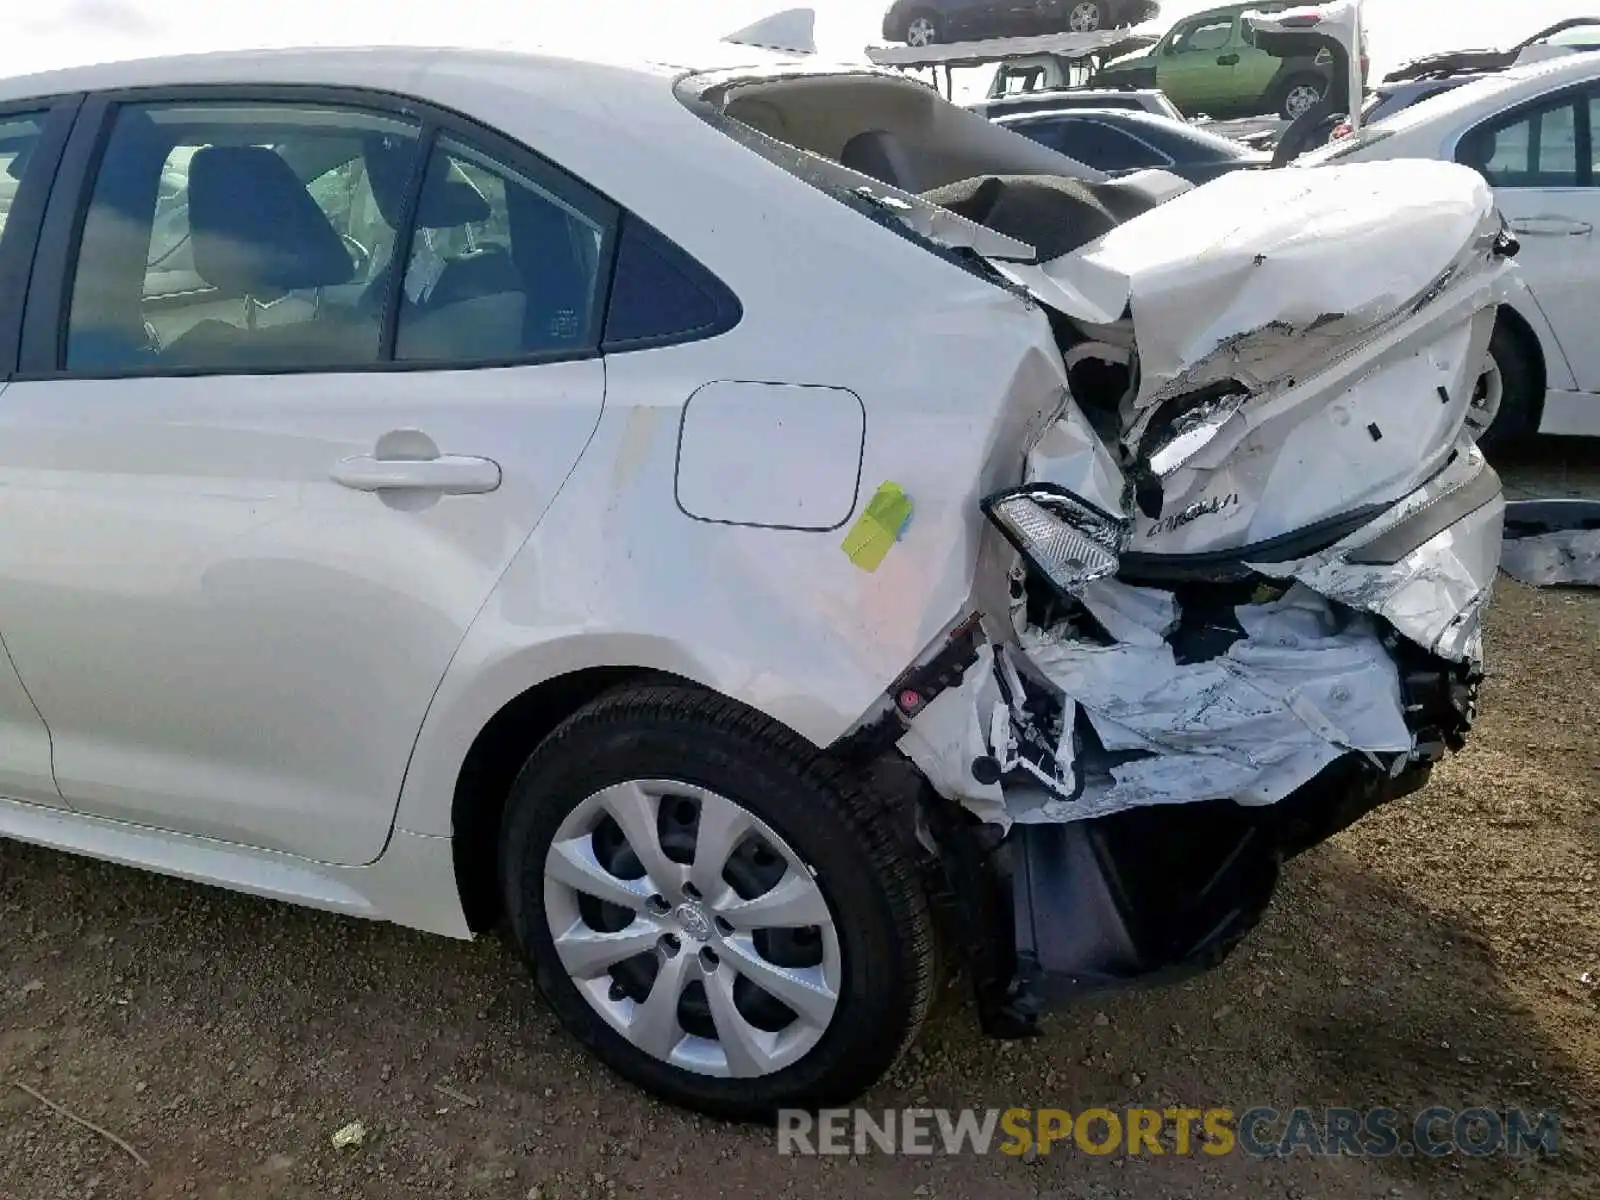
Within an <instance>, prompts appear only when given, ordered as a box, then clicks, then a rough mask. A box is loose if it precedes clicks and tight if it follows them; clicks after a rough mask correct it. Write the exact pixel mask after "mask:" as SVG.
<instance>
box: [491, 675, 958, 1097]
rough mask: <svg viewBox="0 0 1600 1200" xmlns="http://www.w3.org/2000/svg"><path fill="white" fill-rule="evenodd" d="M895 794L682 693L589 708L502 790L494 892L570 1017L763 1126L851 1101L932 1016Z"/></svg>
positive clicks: (605, 1051) (716, 701)
mask: <svg viewBox="0 0 1600 1200" xmlns="http://www.w3.org/2000/svg"><path fill="white" fill-rule="evenodd" d="M896 825H897V823H896V822H895V821H894V820H892V819H891V816H890V814H889V812H888V811H887V810H886V809H885V807H884V806H883V804H882V802H881V801H880V800H878V799H877V798H876V797H875V796H874V795H873V794H872V793H870V792H868V791H867V790H865V789H864V788H862V787H861V786H860V785H859V783H858V782H857V781H856V780H855V779H854V777H853V776H852V775H851V774H849V773H848V772H846V771H844V770H842V769H841V768H839V767H838V766H837V765H834V764H832V763H830V762H829V761H828V760H827V759H826V758H825V757H824V756H823V755H821V754H820V753H819V752H818V751H817V750H816V748H815V747H813V746H811V745H810V744H809V743H807V742H804V741H803V740H802V739H801V738H799V737H798V736H797V735H795V734H794V733H792V732H791V731H789V730H787V729H785V728H783V727H781V726H779V725H777V724H776V723H774V722H772V721H770V720H767V719H766V718H765V717H763V716H761V715H760V714H758V713H755V712H752V711H750V710H749V709H746V708H743V707H742V706H740V705H738V704H736V703H734V702H733V701H730V700H728V699H725V698H723V697H720V696H715V695H712V694H710V693H707V692H702V691H698V690H694V689H691V688H687V687H666V686H661V687H639V688H633V689H629V690H626V691H621V692H617V693H613V694H611V695H609V696H605V697H602V698H601V699H599V700H597V701H595V702H594V703H593V704H591V705H589V706H588V707H587V708H585V709H583V710H582V711H580V712H579V713H577V714H576V715H575V716H573V717H572V718H571V719H569V720H568V721H567V722H566V724H564V725H563V726H562V727H561V728H560V729H558V730H557V731H556V732H555V733H554V734H552V735H551V736H550V737H549V738H548V739H547V740H546V741H545V742H544V743H543V744H542V745H540V746H539V748H538V749H537V750H536V751H535V752H534V754H533V755H532V757H531V758H529V760H528V762H527V765H526V766H525V767H524V768H523V770H522V772H521V774H520V775H519V776H518V779H517V782H516V784H515V785H514V787H513V790H512V794H511V796H510V798H509V800H508V803H507V808H506V817H505V821H504V824H503V833H502V844H501V884H502V888H503V890H504V894H505V899H506V907H507V911H508V914H509V916H510V919H511V926H512V929H513V931H514V933H515V936H516V940H517V942H518V945H519V947H520V948H521V950H522V952H523V953H524V955H525V956H526V957H527V959H528V960H529V962H530V964H531V966H532V969H533V973H534V977H535V980H536V981H537V983H538V986H539V989H540V991H541V992H542V993H543V994H544V996H545V998H546V999H547V1000H548V1001H549V1003H550V1006H551V1007H552V1008H553V1009H554V1010H555V1012H556V1015H557V1016H558V1017H559V1018H560V1019H561V1021H562V1023H563V1024H564V1025H566V1027H567V1028H568V1029H569V1030H570V1031H571V1032H572V1033H573V1034H574V1035H576V1036H577V1038H578V1039H579V1040H580V1041H582V1042H583V1043H584V1044H585V1045H586V1046H588V1047H589V1049H591V1050H592V1051H593V1052H594V1053H595V1054H596V1055H597V1056H598V1057H599V1058H600V1059H601V1060H602V1061H604V1062H605V1063H606V1064H607V1065H609V1066H610V1067H611V1068H612V1069H614V1070H615V1071H617V1072H618V1073H619V1074H621V1075H623V1076H625V1077H626V1078H628V1079H630V1080H632V1081H633V1082H634V1083H636V1084H638V1085H640V1086H641V1087H644V1088H646V1089H647V1090H649V1091H651V1092H654V1093H655V1094H657V1095H658V1096H661V1097H662V1098H663V1099H666V1100H668V1101H670V1102H672V1103H675V1104H680V1105H684V1106H686V1107H689V1108H694V1109H698V1110H700V1111H702V1112H707V1113H711V1114H713V1115H717V1116H726V1117H743V1118H756V1119H763V1118H765V1119H770V1118H771V1116H772V1115H773V1114H774V1113H775V1111H776V1110H778V1109H780V1108H803V1107H815V1106H821V1105H829V1104H840V1103H845V1102H848V1101H849V1100H851V1099H854V1098H855V1097H856V1096H857V1095H859V1094H860V1093H861V1092H863V1091H865V1090H866V1089H867V1088H868V1087H870V1086H871V1085H872V1084H873V1083H875V1082H876V1081H877V1080H878V1079H879V1078H880V1077H881V1076H882V1075H883V1074H884V1073H885V1072H886V1071H888V1070H889V1068H890V1067H891V1066H893V1064H894V1062H895V1060H896V1059H897V1058H898V1057H899V1055H900V1053H901V1052H902V1051H903V1050H904V1049H905V1048H906V1047H907V1046H908V1045H909V1044H910V1042H911V1040H912V1038H913V1037H914V1036H915V1034H916V1032H917V1029H918V1027H919V1026H920V1024H921V1022H922V1019H923V1017H924V1015H925V1014H926V1011H927V1007H928V1003H929V999H930V997H931V994H932V989H933V980H934V946H933V928H932V923H931V917H930V915H929V910H928V905H927V899H926V897H925V895H924V893H923V891H922V888H921V884H920V882H919V881H918V878H917V875H916V868H915V863H914V861H913V858H912V856H911V854H910V853H909V851H908V844H909V840H910V839H909V838H907V837H904V836H903V835H902V834H899V833H897V832H896Z"/></svg>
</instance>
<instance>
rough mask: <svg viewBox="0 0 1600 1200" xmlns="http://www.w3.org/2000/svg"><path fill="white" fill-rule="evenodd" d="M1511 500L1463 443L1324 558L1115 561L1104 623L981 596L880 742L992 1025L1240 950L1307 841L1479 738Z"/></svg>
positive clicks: (1095, 589)
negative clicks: (914, 783) (1484, 632)
mask: <svg viewBox="0 0 1600 1200" xmlns="http://www.w3.org/2000/svg"><path fill="white" fill-rule="evenodd" d="M1504 507H1505V504H1504V499H1503V495H1502V492H1501V488H1500V483H1499V480H1498V478H1497V477H1496V476H1495V474H1494V472H1493V470H1492V469H1491V468H1490V467H1489V466H1488V465H1487V463H1486V462H1484V460H1483V457H1482V455H1481V454H1480V453H1479V452H1478V451H1477V450H1476V449H1463V450H1461V451H1460V452H1458V454H1457V455H1456V456H1455V458H1454V459H1453V461H1452V462H1451V463H1450V465H1449V466H1448V467H1447V468H1446V469H1445V470H1444V471H1442V472H1441V473H1440V474H1439V475H1438V476H1436V477H1435V478H1434V479H1433V480H1432V481H1430V482H1429V484H1427V485H1426V486H1424V487H1423V488H1421V489H1419V490H1418V491H1417V492H1416V493H1414V494H1413V495H1412V496H1409V497H1407V498H1406V499H1404V500H1403V501H1401V502H1400V503H1398V504H1396V505H1394V506H1392V507H1391V508H1390V509H1389V510H1388V511H1387V512H1386V513H1385V514H1384V515H1383V516H1381V517H1380V518H1378V519H1377V520H1375V521H1373V522H1371V523H1369V524H1367V525H1365V526H1363V527H1362V528H1360V529H1358V530H1356V531H1355V532H1354V533H1351V534H1349V535H1348V536H1347V537H1345V538H1343V539H1341V540H1340V541H1338V542H1336V543H1334V544H1333V545H1331V546H1329V547H1327V548H1326V549H1324V550H1322V551H1320V552H1318V553H1316V554H1313V555H1309V556H1306V557H1303V558H1301V559H1298V560H1295V561H1291V562H1280V563H1249V564H1246V565H1247V566H1248V568H1249V570H1248V574H1249V575H1250V578H1249V579H1248V580H1245V581H1242V582H1241V581H1238V580H1234V581H1233V582H1231V583H1230V584H1228V585H1226V586H1224V585H1220V584H1219V585H1215V586H1207V587H1202V588H1200V589H1199V590H1197V591H1193V592H1191V593H1190V594H1189V597H1188V598H1187V600H1186V601H1180V599H1179V597H1178V595H1176V594H1174V593H1171V592H1166V591H1163V590H1160V589H1154V588H1136V587H1132V586H1130V585H1127V584H1123V583H1120V582H1118V581H1116V580H1110V579H1107V580H1102V581H1099V582H1098V583H1096V584H1094V585H1091V587H1090V588H1088V589H1085V590H1084V592H1083V594H1082V596H1081V597H1080V599H1081V601H1082V607H1083V608H1084V609H1085V610H1087V612H1088V613H1089V614H1090V615H1091V616H1092V617H1093V618H1094V620H1093V621H1092V622H1090V623H1089V625H1088V627H1078V626H1072V625H1070V624H1066V623H1064V624H1062V625H1060V626H1055V627H1049V628H1045V627H1041V626H1039V625H1037V624H1032V623H1030V622H1029V621H1028V620H1027V618H1026V614H1025V613H1024V612H1023V611H1022V610H1021V609H1018V611H1016V612H1013V613H1012V614H1010V620H1009V621H996V620H994V619H993V618H992V617H991V618H990V619H988V620H987V621H985V620H983V619H980V618H979V617H978V616H976V615H974V616H972V617H970V618H969V619H967V620H966V621H964V622H962V623H960V624H958V625H957V626H956V627H955V629H954V630H953V632H952V633H951V634H950V636H949V637H948V638H947V639H946V640H945V641H944V643H943V644H942V646H941V648H940V649H939V651H938V652H937V653H935V654H934V655H932V656H931V657H930V658H929V659H928V660H927V661H925V662H924V663H922V664H920V665H919V666H918V667H917V668H915V669H914V670H912V671H909V672H907V673H906V674H905V675H904V676H902V678H901V679H900V680H898V681H896V684H895V686H894V687H893V688H892V689H891V690H890V692H889V694H888V701H887V705H886V710H885V712H884V713H883V715H882V717H881V718H880V720H879V721H878V722H877V723H876V724H875V726H874V727H873V728H872V729H871V730H865V731H863V733H862V734H860V735H858V738H860V739H865V740H860V741H858V742H857V749H858V751H859V750H861V749H862V748H863V747H865V746H867V745H868V744H869V743H871V742H872V741H873V740H874V739H875V742H876V745H877V747H878V748H879V749H880V750H881V749H885V748H887V747H888V746H891V745H892V746H896V747H897V748H898V749H899V751H900V752H901V753H902V754H903V755H904V756H905V758H907V759H909V760H910V762H911V763H913V764H914V765H915V767H916V769H917V772H918V773H919V775H920V777H921V780H922V784H923V795H922V803H921V804H920V806H919V809H920V812H921V814H922V820H923V822H924V828H923V834H924V837H923V840H924V842H925V844H926V845H927V846H928V848H929V849H931V850H933V851H934V852H935V853H936V855H937V856H938V858H939V860H940V863H941V866H942V868H943V870H942V876H943V878H944V880H945V883H946V888H947V894H946V896H945V900H946V907H947V909H948V910H949V912H950V913H951V915H952V920H953V921H954V922H955V923H956V925H957V927H958V929H959V930H960V932H961V938H962V940H963V942H964V943H965V945H966V950H967V957H968V959H969V960H970V961H971V963H972V966H973V971H974V974H975V976H976V978H977V982H978V991H979V999H980V1009H981V1011H982V1014H983V1020H984V1023H985V1026H986V1027H987V1028H988V1029H989V1031H990V1032H991V1033H993V1034H996V1035H998V1036H1024V1035H1027V1034H1028V1033H1030V1032H1031V1030H1032V1027H1033V1022H1034V1019H1035V1018H1036V1016H1037V1014H1038V1012H1039V1011H1040V1009H1041V1008H1042V1007H1044V1006H1045V1005H1047V1004H1049V1003H1052V1002H1054V1001H1058V1000H1060V999H1062V998H1065V997H1067V996H1072V995H1080V994H1083V993H1087V992H1094V991H1097V990H1101V989H1105V988H1123V987H1128V986H1132V985H1139V984H1147V983H1152V982H1162V981H1166V980H1169V979H1171V978H1173V977H1175V976H1182V975H1186V974H1191V973H1193V972H1196V971H1200V970H1205V969H1208V968H1209V967H1211V966H1214V965H1216V964H1217V963H1218V962H1220V961H1221V960H1222V959H1223V958H1224V957H1225V956H1226V955H1227V954H1228V952H1229V951H1230V950H1231V949H1232V948H1233V947H1234V946H1235V945H1236V944H1237V943H1238V942H1239V941H1240V940H1241V939H1242V938H1243V937H1244V936H1245V935H1246V934H1248V932H1249V931H1250V930H1251V929H1252V928H1253V927H1254V926H1255V925H1256V924H1257V922H1258V921H1259V920H1260V918H1261V915H1262V913H1263V912H1264V911H1265V909H1266V907H1267V905H1268V903H1269V901H1270V899H1271V896H1272V894H1273V891H1274V889H1275V887H1276V884H1277V880H1278V875H1279V870H1280V867H1281V865H1282V863H1283V862H1284V861H1286V860H1287V859H1289V858H1291V857H1293V856H1294V855H1296V854H1299V853H1301V852H1302V851H1304V850H1306V849H1308V848H1310V847H1312V846H1315V845H1317V844H1318V843H1320V842H1321V841H1323V840H1325V839H1327V838H1328V837H1331V836H1332V835H1334V834H1335V833H1337V832H1339V831H1340V830H1342V829H1344V828H1346V827H1347V826H1348V825H1350V824H1351V823H1353V822H1354V821H1356V820H1358V819H1360V818H1361V817H1362V816H1364V815H1365V814H1366V813H1368V812H1370V811H1372V810H1373V809H1374V808H1376V807H1378V806H1380V805H1382V804H1384V803H1387V802H1389V801H1391V800H1393V799H1395V798H1397V797H1399V796H1403V795H1407V794H1410V793H1411V792H1414V791H1416V790H1417V789H1419V788H1420V787H1422V786H1423V785H1424V784H1425V783H1426V781H1427V779H1428V776H1429V773H1430V772H1431V769H1432V766H1433V764H1434V763H1435V762H1437V761H1439V760H1440V759H1441V758H1442V757H1443V756H1444V754H1445V753H1446V752H1447V751H1448V750H1458V749H1460V748H1461V746H1462V745H1463V744H1464V741H1465V738H1466V735H1467V733H1468V731H1469V730H1470V728H1471V725H1472V721H1473V718H1474V717H1475V714H1476V698H1477V691H1478V686H1479V683H1480V681H1481V665H1480V664H1481V632H1480V622H1481V617H1482V612H1483V609H1484V607H1485V604H1486V602H1487V600H1488V598H1489V595H1490V592H1491V589H1492V586H1493V581H1494V577H1495V570H1496V565H1497V561H1498V548H1499V541H1500V534H1501V525H1502V522H1503V517H1504ZM1209 597H1219V599H1211V598H1209ZM1186 604H1187V607H1186ZM1196 608H1198V610H1199V611H1196ZM869 752H870V751H869Z"/></svg>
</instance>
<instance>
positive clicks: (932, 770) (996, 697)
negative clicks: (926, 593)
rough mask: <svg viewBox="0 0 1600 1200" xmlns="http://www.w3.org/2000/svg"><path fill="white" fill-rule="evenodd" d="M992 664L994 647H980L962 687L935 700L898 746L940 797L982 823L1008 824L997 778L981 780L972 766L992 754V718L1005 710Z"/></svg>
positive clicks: (908, 730) (1004, 802)
mask: <svg viewBox="0 0 1600 1200" xmlns="http://www.w3.org/2000/svg"><path fill="white" fill-rule="evenodd" d="M994 662H995V656H994V647H993V646H990V645H985V646H983V647H982V648H980V649H979V651H978V658H977V661H976V662H974V663H973V664H972V665H971V666H970V667H968V668H967V670H966V673H965V674H964V675H963V676H962V680H961V684H960V686H958V687H953V688H949V689H947V690H946V691H943V692H941V693H940V694H939V695H938V696H936V697H934V699H933V700H932V701H931V702H930V703H929V704H928V706H927V707H926V708H924V709H923V710H922V711H921V712H920V713H918V714H917V717H916V719H915V720H914V721H912V722H911V724H910V725H909V727H908V728H907V729H906V732H905V735H904V736H903V737H902V738H901V739H900V742H899V747H900V750H901V751H902V752H903V753H904V754H905V755H906V757H907V758H909V759H910V760H911V761H912V762H913V763H915V764H916V766H917V769H918V770H920V771H921V772H922V774H923V775H924V776H925V777H926V778H927V780H928V782H929V783H931V784H932V785H933V787H934V790H935V791H937V792H938V793H939V794H940V795H941V796H944V797H946V798H947V799H950V800H956V801H959V802H960V803H961V804H963V805H965V806H966V807H967V808H968V809H970V810H971V811H972V812H973V813H974V814H975V815H976V816H977V817H978V818H979V819H980V820H982V821H986V822H991V823H994V824H999V825H1009V824H1010V821H1009V819H1008V818H1007V816H1006V798H1005V793H1004V792H1003V791H1002V790H1001V789H1000V780H999V776H998V774H997V775H995V777H994V778H992V779H990V780H989V781H988V782H980V781H979V780H978V779H977V778H976V777H975V776H974V775H973V772H972V764H973V763H975V762H977V761H978V760H979V759H982V758H987V757H989V756H990V743H989V738H990V736H991V732H992V730H991V718H992V715H993V713H994V711H995V709H996V708H997V707H998V708H1001V709H1004V707H1005V705H1004V702H1003V701H1002V700H1001V697H1000V685H999V684H998V683H997V682H996V680H995V674H994Z"/></svg>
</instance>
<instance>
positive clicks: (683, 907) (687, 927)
mask: <svg viewBox="0 0 1600 1200" xmlns="http://www.w3.org/2000/svg"><path fill="white" fill-rule="evenodd" d="M673 915H674V916H675V917H677V918H678V924H679V925H682V926H683V931H684V932H685V933H687V934H688V935H689V936H690V937H692V938H693V939H694V940H695V941H697V942H706V941H710V940H711V920H710V918H708V917H707V916H706V914H705V913H704V912H703V911H702V910H701V908H700V906H699V905H698V904H680V905H678V911H677V912H675V913H674V914H673Z"/></svg>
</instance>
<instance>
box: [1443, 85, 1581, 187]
mask: <svg viewBox="0 0 1600 1200" xmlns="http://www.w3.org/2000/svg"><path fill="white" fill-rule="evenodd" d="M1458 157H1459V158H1460V159H1461V161H1462V162H1463V163H1465V164H1466V165H1467V166H1470V167H1475V168H1477V170H1478V171H1480V172H1481V173H1482V174H1483V177H1484V178H1485V179H1487V180H1488V181H1489V183H1490V184H1491V185H1493V186H1494V187H1502V188H1575V187H1587V186H1588V185H1589V182H1590V179H1591V177H1592V163H1591V156H1590V152H1589V111H1588V105H1587V102H1586V101H1584V100H1580V99H1576V98H1574V97H1572V96H1567V97H1564V98H1563V99H1561V100H1560V101H1557V102H1555V103H1552V104H1548V105H1544V106H1541V107H1540V108H1537V109H1534V110H1533V111H1531V112H1526V111H1525V112H1522V113H1520V114H1518V115H1517V116H1515V117H1513V118H1511V119H1510V120H1502V121H1497V122H1495V123H1493V124H1490V125H1485V126H1480V127H1479V128H1477V129H1475V130H1473V131H1472V132H1471V133H1470V134H1468V135H1467V136H1466V137H1465V138H1463V139H1462V141H1461V149H1460V152H1459V154H1458Z"/></svg>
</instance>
